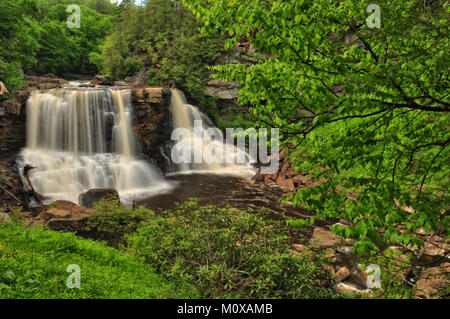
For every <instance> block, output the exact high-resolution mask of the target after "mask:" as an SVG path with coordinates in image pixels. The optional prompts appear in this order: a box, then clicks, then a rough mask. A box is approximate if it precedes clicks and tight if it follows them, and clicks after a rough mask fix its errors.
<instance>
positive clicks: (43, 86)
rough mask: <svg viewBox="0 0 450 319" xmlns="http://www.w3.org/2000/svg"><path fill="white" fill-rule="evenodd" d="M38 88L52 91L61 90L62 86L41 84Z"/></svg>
mask: <svg viewBox="0 0 450 319" xmlns="http://www.w3.org/2000/svg"><path fill="white" fill-rule="evenodd" d="M36 87H37V89H38V90H50V89H56V88H60V87H61V84H59V83H40V84H38V85H37V86H36Z"/></svg>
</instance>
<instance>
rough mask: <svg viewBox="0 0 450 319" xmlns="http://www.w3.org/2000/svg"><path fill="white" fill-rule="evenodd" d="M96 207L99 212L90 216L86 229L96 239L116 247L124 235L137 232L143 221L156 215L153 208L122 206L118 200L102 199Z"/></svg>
mask: <svg viewBox="0 0 450 319" xmlns="http://www.w3.org/2000/svg"><path fill="white" fill-rule="evenodd" d="M95 208H96V209H97V210H98V211H99V212H98V213H97V214H94V215H92V216H90V217H89V220H88V222H87V225H86V229H85V230H86V231H88V232H90V233H91V234H92V235H93V236H94V237H95V239H97V240H105V241H107V243H108V244H109V245H112V246H116V247H117V246H118V245H119V244H120V243H121V240H122V238H123V236H124V235H126V234H131V233H133V232H135V231H136V230H137V228H138V227H139V225H140V224H141V223H142V222H143V221H147V220H150V219H153V218H154V217H155V214H154V213H153V212H152V211H151V210H148V209H146V208H144V207H139V208H137V209H135V210H132V209H130V208H128V207H124V206H120V205H119V202H118V200H102V201H100V202H98V203H97V204H96V205H95Z"/></svg>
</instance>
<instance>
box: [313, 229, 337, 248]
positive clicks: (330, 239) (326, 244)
mask: <svg viewBox="0 0 450 319" xmlns="http://www.w3.org/2000/svg"><path fill="white" fill-rule="evenodd" d="M309 242H310V243H311V244H312V245H313V246H315V247H317V248H321V249H322V248H330V247H333V246H335V245H336V244H338V243H339V237H338V236H336V235H335V234H334V233H333V232H331V231H329V230H325V229H323V228H319V227H317V228H314V231H313V234H312V236H311V239H310V240H309Z"/></svg>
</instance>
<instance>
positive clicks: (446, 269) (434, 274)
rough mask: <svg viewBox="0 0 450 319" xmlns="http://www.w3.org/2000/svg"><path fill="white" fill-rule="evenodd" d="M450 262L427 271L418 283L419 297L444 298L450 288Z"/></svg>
mask: <svg viewBox="0 0 450 319" xmlns="http://www.w3.org/2000/svg"><path fill="white" fill-rule="evenodd" d="M449 273H450V262H446V263H444V264H442V265H440V266H437V267H430V268H427V269H425V270H424V271H423V272H422V274H421V276H420V278H419V280H418V281H417V283H416V288H417V289H418V292H417V293H416V295H417V296H418V297H427V298H433V297H438V296H442V295H443V293H445V290H446V289H448V287H449V286H450V279H449Z"/></svg>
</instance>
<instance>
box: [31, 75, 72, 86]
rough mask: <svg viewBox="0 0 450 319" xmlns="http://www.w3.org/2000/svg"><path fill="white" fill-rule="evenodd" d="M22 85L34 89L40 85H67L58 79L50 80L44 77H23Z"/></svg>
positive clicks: (65, 81)
mask: <svg viewBox="0 0 450 319" xmlns="http://www.w3.org/2000/svg"><path fill="white" fill-rule="evenodd" d="M24 83H25V84H26V85H28V86H34V87H36V86H37V85H38V84H42V83H53V84H59V85H60V86H61V85H63V84H67V83H68V81H67V80H64V79H60V78H51V77H46V76H25V78H24Z"/></svg>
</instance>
